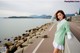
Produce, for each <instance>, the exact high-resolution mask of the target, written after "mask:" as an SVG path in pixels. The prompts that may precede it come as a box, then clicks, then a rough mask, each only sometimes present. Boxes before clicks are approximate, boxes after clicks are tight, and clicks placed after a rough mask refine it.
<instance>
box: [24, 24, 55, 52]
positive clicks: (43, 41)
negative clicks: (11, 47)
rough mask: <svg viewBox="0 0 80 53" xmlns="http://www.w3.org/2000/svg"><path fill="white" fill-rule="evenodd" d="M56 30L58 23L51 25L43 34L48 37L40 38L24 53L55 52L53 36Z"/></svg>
mask: <svg viewBox="0 0 80 53" xmlns="http://www.w3.org/2000/svg"><path fill="white" fill-rule="evenodd" d="M55 31H56V24H53V25H51V26H50V27H49V28H48V29H47V30H46V31H45V33H44V34H43V35H48V38H38V39H37V40H35V41H34V43H33V44H32V45H30V46H29V47H28V48H26V49H25V50H24V52H23V53H53V45H52V42H53V38H54V34H55Z"/></svg>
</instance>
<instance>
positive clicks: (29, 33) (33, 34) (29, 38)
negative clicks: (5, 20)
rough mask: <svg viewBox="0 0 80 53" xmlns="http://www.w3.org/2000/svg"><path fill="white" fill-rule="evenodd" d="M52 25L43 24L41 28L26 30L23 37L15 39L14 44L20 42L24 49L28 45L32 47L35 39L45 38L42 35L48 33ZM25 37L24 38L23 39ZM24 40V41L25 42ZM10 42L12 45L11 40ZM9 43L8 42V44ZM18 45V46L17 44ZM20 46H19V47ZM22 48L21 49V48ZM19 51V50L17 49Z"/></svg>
mask: <svg viewBox="0 0 80 53" xmlns="http://www.w3.org/2000/svg"><path fill="white" fill-rule="evenodd" d="M51 24H52V23H46V24H43V25H41V26H39V27H36V28H33V29H30V30H26V31H25V33H23V34H22V35H21V36H18V37H15V38H13V39H14V42H13V44H14V43H15V42H19V43H21V45H23V47H26V46H28V45H31V44H32V43H33V42H34V40H35V39H37V38H43V35H41V34H42V33H44V32H45V31H46V29H47V28H48V27H49V26H50V25H51ZM23 37H24V38H23ZM17 38H21V39H22V40H17ZM23 40H24V41H23ZM8 42H10V43H12V42H11V41H10V40H9V39H8ZM6 43H7V42H6ZM16 45H17V44H16ZM18 46H19V45H18ZM19 48H20V47H19ZM17 50H18V49H17Z"/></svg>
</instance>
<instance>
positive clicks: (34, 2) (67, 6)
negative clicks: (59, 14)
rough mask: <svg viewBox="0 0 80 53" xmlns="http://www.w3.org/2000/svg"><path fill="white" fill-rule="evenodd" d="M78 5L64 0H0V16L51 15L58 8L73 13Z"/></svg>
mask: <svg viewBox="0 0 80 53" xmlns="http://www.w3.org/2000/svg"><path fill="white" fill-rule="evenodd" d="M60 1H61V2H60ZM79 5H80V3H65V2H64V0H59V1H58V0H0V16H1V15H3V16H11V15H32V14H37V15H41V14H50V15H51V14H54V13H55V12H56V11H57V10H59V9H62V10H64V11H65V12H66V13H74V12H75V11H78V9H79ZM72 9H73V10H72Z"/></svg>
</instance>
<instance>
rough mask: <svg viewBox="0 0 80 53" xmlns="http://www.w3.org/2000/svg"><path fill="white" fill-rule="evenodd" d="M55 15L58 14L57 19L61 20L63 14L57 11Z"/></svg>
mask: <svg viewBox="0 0 80 53" xmlns="http://www.w3.org/2000/svg"><path fill="white" fill-rule="evenodd" d="M57 16H58V19H59V20H62V19H63V14H62V13H60V12H59V13H58V14H57Z"/></svg>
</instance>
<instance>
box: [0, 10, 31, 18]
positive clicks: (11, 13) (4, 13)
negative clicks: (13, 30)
mask: <svg viewBox="0 0 80 53" xmlns="http://www.w3.org/2000/svg"><path fill="white" fill-rule="evenodd" d="M27 15H32V13H28V12H18V11H11V10H0V16H2V17H3V16H27Z"/></svg>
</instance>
